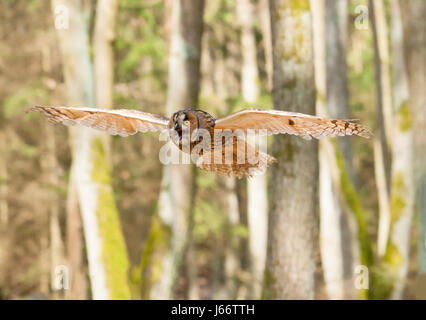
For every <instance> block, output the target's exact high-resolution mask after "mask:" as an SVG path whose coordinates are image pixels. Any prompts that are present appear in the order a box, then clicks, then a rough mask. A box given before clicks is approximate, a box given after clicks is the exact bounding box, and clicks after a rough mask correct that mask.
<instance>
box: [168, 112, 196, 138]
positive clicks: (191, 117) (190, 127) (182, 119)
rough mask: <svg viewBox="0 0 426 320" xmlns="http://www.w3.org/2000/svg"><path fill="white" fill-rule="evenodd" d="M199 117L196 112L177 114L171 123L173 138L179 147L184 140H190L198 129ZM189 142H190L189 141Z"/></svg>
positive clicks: (173, 116)
mask: <svg viewBox="0 0 426 320" xmlns="http://www.w3.org/2000/svg"><path fill="white" fill-rule="evenodd" d="M198 124H199V121H198V117H197V114H196V112H194V110H181V111H178V112H175V113H174V114H173V115H172V117H171V118H170V121H169V129H170V130H172V132H171V134H170V135H171V137H172V140H173V142H175V143H176V144H177V145H180V144H182V142H183V141H182V139H185V137H187V139H190V137H191V136H192V133H193V131H194V130H196V129H197V128H198ZM188 142H189V141H188Z"/></svg>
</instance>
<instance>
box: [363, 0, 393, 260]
mask: <svg viewBox="0 0 426 320" xmlns="http://www.w3.org/2000/svg"><path fill="white" fill-rule="evenodd" d="M369 6H370V15H371V22H372V26H373V39H374V66H375V77H376V78H375V79H376V99H377V129H378V132H379V133H378V134H377V136H376V137H375V138H374V170H375V175H376V184H377V194H378V198H379V230H378V254H379V256H380V257H381V256H383V255H384V253H385V250H386V243H387V240H388V238H389V230H390V223H391V222H390V221H391V216H390V203H389V193H390V170H391V169H390V168H391V159H390V152H391V151H390V148H391V141H392V96H391V89H390V75H389V53H388V50H389V47H388V41H387V26H386V19H385V12H384V8H383V1H382V0H377V1H373V0H370V2H369Z"/></svg>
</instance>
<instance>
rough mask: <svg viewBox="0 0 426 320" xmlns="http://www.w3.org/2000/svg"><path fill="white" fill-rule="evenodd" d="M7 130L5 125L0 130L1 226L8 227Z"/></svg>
mask: <svg viewBox="0 0 426 320" xmlns="http://www.w3.org/2000/svg"><path fill="white" fill-rule="evenodd" d="M6 141H8V139H7V131H6V129H5V128H4V127H3V129H2V131H1V132H0V153H1V155H2V157H1V158H0V228H6V227H7V225H8V222H9V205H8V201H7V195H8V192H9V191H8V174H7V161H8V149H9V148H8V145H7V143H6Z"/></svg>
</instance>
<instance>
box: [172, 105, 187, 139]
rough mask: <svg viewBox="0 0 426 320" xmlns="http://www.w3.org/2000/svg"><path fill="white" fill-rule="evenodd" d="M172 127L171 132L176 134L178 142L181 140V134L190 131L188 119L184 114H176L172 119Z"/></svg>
mask: <svg viewBox="0 0 426 320" xmlns="http://www.w3.org/2000/svg"><path fill="white" fill-rule="evenodd" d="M173 120H174V126H173V130H175V131H176V132H177V134H178V137H179V141H181V140H182V137H183V133H184V132H187V131H188V132H189V130H190V121H189V119H188V115H187V114H186V113H184V112H177V113H176V114H175V115H174V117H173Z"/></svg>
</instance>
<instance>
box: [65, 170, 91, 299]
mask: <svg viewBox="0 0 426 320" xmlns="http://www.w3.org/2000/svg"><path fill="white" fill-rule="evenodd" d="M66 206H67V208H66V210H67V233H66V234H67V238H66V244H67V258H68V263H69V265H70V268H71V281H70V290H68V291H67V292H66V298H67V299H81V300H85V299H87V279H86V276H85V274H84V271H83V268H84V259H83V240H84V239H83V230H82V225H81V217H80V210H79V205H78V194H77V186H76V182H75V175H74V173H73V171H72V170H71V174H70V181H69V182H68V194H67V204H66Z"/></svg>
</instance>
